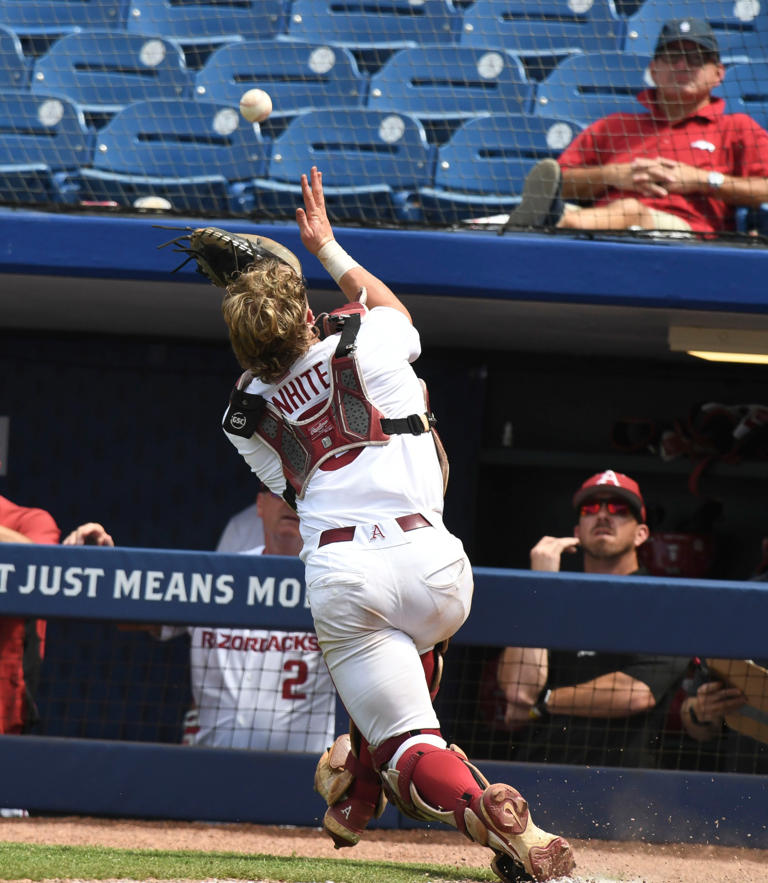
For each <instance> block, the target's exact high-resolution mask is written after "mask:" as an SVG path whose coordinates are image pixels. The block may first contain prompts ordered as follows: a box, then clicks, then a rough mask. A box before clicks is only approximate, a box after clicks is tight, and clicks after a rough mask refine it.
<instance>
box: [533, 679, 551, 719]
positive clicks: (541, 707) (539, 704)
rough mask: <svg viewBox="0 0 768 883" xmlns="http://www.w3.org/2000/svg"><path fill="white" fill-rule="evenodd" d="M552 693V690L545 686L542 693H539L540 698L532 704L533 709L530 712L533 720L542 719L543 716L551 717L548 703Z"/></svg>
mask: <svg viewBox="0 0 768 883" xmlns="http://www.w3.org/2000/svg"><path fill="white" fill-rule="evenodd" d="M551 695H552V690H549V689H547V688H546V687H544V689H543V690H542V691H541V693H539V698H538V699H537V700H536V702H535V703H534V704H533V705H532V706H531V710H530V711H529V712H528V717H529V718H531V720H541V719H542V718H545V717H549V709H548V708H547V703H548V702H549V697H550V696H551Z"/></svg>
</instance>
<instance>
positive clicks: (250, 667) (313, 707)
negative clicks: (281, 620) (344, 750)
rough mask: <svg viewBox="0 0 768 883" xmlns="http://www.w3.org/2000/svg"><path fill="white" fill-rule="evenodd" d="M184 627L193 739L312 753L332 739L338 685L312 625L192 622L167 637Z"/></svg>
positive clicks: (164, 635)
mask: <svg viewBox="0 0 768 883" xmlns="http://www.w3.org/2000/svg"><path fill="white" fill-rule="evenodd" d="M263 550H264V547H263V546H261V547H258V548H257V549H253V550H251V552H250V554H261V553H262V552H263ZM183 633H188V634H189V636H190V670H191V687H192V695H193V696H194V699H195V704H196V706H197V710H198V719H199V731H198V733H197V735H196V737H195V738H194V743H195V744H197V745H210V746H214V747H217V748H250V749H257V750H263V751H308V752H311V753H322V752H323V751H325V749H326V748H327V747H328V746H329V745H331V744H332V742H333V740H334V737H335V732H334V730H335V713H336V690H335V688H334V685H333V682H332V681H331V676H330V674H329V673H328V669H327V668H326V665H325V662H324V661H323V655H322V652H321V650H320V646H319V644H318V642H317V637H316V635H315V633H314V632H303V631H291V632H287V631H279V630H276V629H235V628H208V627H205V626H190V627H188V628H173V627H164V628H163V630H162V634H161V637H162V639H164V640H165V639H168V638H172V637H175V636H176V635H178V634H183Z"/></svg>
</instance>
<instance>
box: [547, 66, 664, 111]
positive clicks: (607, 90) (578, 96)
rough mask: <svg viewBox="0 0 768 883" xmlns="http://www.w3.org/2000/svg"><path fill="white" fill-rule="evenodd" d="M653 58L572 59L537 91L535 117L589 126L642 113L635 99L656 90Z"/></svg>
mask: <svg viewBox="0 0 768 883" xmlns="http://www.w3.org/2000/svg"><path fill="white" fill-rule="evenodd" d="M650 62H651V58H650V56H647V55H635V54H633V53H628V52H603V53H601V54H599V55H596V54H588V55H572V56H571V57H570V58H566V59H565V60H564V61H561V62H560V64H559V65H558V66H557V67H556V68H555V69H554V70H553V71H552V73H551V74H550V75H549V76H548V77H547V78H546V79H545V80H543V81H542V82H541V83H539V84H538V86H537V88H536V100H535V110H534V113H536V114H537V115H538V114H541V115H542V116H564V117H568V118H570V119H572V120H578V121H579V122H581V123H584V124H587V123H591V122H594V120H597V119H600V118H601V117H604V116H607V115H608V114H610V113H616V112H617V111H639V110H642V109H643V108H642V105H640V104H638V102H637V99H636V96H637V93H638V92H640V91H641V90H642V89H646V88H648V87H650V86H653V81H652V80H651V79H650V74H649V73H648V65H649V64H650Z"/></svg>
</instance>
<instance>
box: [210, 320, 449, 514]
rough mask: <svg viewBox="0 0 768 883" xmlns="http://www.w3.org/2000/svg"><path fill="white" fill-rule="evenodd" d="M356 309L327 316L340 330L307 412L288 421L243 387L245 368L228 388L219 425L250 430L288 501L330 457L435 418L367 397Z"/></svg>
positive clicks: (425, 428) (417, 429)
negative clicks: (388, 410)
mask: <svg viewBox="0 0 768 883" xmlns="http://www.w3.org/2000/svg"><path fill="white" fill-rule="evenodd" d="M361 312H362V311H355V312H350V313H347V314H343V315H341V316H335V317H333V319H334V323H333V328H334V330H333V331H332V332H331V333H338V331H337V330H336V329H338V330H340V332H341V333H340V336H339V342H338V345H337V346H336V350H335V352H334V354H333V355H332V356H331V359H330V365H329V368H330V370H329V377H330V393H329V396H328V400H327V402H325V403H324V404H323V405H322V406H321V407H320V408H319V409H318V410H316V411H315V412H314V413H311V414H310V416H308V417H306V418H304V419H303V420H289V419H288V418H287V417H286V416H285V415H284V414H283V413H282V412H281V411H280V410H279V409H278V408H276V407H275V406H274V405H273V404H272V403H271V402H268V401H267V400H266V399H265V398H263V397H262V396H260V395H254V394H252V393H247V392H245V389H247V387H248V385H249V384H250V383H251V381H252V380H253V374H252V373H251V372H249V371H246V372H245V373H244V374H243V375H242V376H241V377H240V379H239V380H238V382H237V385H236V386H235V388H234V389H233V390H232V394H231V396H230V404H229V408H228V409H227V413H226V414H225V415H224V421H223V426H224V429H225V430H226V431H227V432H230V433H232V434H233V435H239V436H242V437H243V438H250V437H251V436H252V435H253V434H254V433H256V434H257V435H258V436H259V438H261V439H262V441H263V442H264V443H265V444H266V445H268V446H269V447H270V448H271V449H272V450H273V451H274V452H275V453H276V454H277V455H278V456H279V457H280V462H281V463H282V467H283V473H284V474H285V477H286V480H287V481H288V484H289V490H288V492H287V493H286V494H285V495H284V496H285V498H286V501H287V502H288V503H290V504H291V505H293V504H294V503H295V499H296V497H298V498H299V499H303V497H304V494H305V492H306V489H307V484H308V483H309V480H310V478H311V477H312V475H314V473H315V471H316V470H317V469H319V468H322V467H323V466H324V465H325V468H329V467H330V468H333V467H332V466H331V464H330V463H329V460H330V459H331V458H335V457H338V456H339V455H340V454H344V453H345V452H347V451H351V450H355V449H357V448H362V447H367V446H368V445H385V444H387V442H389V439H390V437H391V436H392V435H399V434H406V433H411V434H412V435H421V434H422V433H424V432H429V431H430V430H431V429H432V426H433V425H434V423H435V418H434V416H433V415H432V414H431V413H429V412H427V413H424V414H411V415H409V416H408V417H397V418H387V417H384V415H383V414H382V413H381V411H379V409H378V408H377V407H376V406H375V405H374V404H373V402H371V400H370V398H369V397H368V392H367V390H366V387H365V381H364V380H363V376H362V372H361V371H360V366H359V364H358V361H357V355H356V352H355V349H356V345H355V340H356V338H357V333H358V331H359V330H360V322H361V319H362V315H361ZM325 324H327V323H325ZM291 491H292V493H291Z"/></svg>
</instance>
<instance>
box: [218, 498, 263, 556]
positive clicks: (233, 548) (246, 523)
mask: <svg viewBox="0 0 768 883" xmlns="http://www.w3.org/2000/svg"><path fill="white" fill-rule="evenodd" d="M263 544H264V525H263V524H262V523H261V518H259V502H258V498H257V500H256V501H255V502H253V503H251V505H250V506H246V508H245V509H241V510H240V511H239V512H236V513H235V514H234V515H233V516H232V517H231V518H230V519H229V521H228V522H227V523H226V525H225V527H224V530H223V532H222V534H221V537H220V538H219V543H218V545H217V546H216V551H217V552H232V553H234V552H248V551H249V550H250V549H253V548H255V547H256V546H261V545H263Z"/></svg>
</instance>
